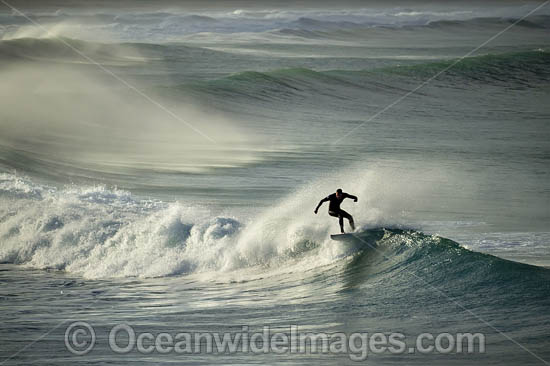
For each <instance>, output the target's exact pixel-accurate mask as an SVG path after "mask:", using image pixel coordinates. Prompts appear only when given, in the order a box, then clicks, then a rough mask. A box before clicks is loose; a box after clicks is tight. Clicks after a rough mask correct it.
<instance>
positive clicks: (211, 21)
mask: <svg viewBox="0 0 550 366" xmlns="http://www.w3.org/2000/svg"><path fill="white" fill-rule="evenodd" d="M529 10H532V7H530V6H527V5H525V6H515V7H500V8H499V7H485V8H484V7H478V8H476V9H473V10H472V9H469V8H468V9H457V8H454V9H453V8H449V9H446V10H445V9H442V10H441V11H423V10H418V9H416V10H415V9H410V8H386V9H378V10H376V11H374V10H373V9H368V8H363V9H345V8H344V9H340V10H320V9H317V10H315V9H309V10H308V9H303V10H298V9H272V10H257V11H250V10H239V9H238V10H234V11H208V10H205V11H203V12H196V13H188V12H181V11H162V12H132V13H127V14H108V13H105V12H99V13H95V14H94V13H89V14H82V13H75V14H71V13H69V12H64V11H58V12H55V13H36V14H32V13H29V15H30V17H31V18H32V19H33V20H35V21H36V22H38V23H40V24H41V25H42V26H41V27H37V26H35V25H33V24H29V22H28V20H27V19H25V18H24V17H21V16H18V15H16V14H14V15H9V16H7V15H0V25H2V28H0V36H1V37H3V38H4V39H8V38H22V37H37V38H39V37H43V36H46V33H48V34H53V35H56V36H64V37H71V38H79V39H86V40H103V41H107V40H109V41H113V40H114V41H134V42H135V41H138V42H156V43H162V42H166V41H177V40H178V39H181V37H185V36H187V35H192V34H197V33H205V32H207V33H220V34H227V33H243V32H273V31H277V30H279V29H280V30H282V31H281V32H282V33H286V32H287V30H306V31H322V32H326V33H327V34H326V36H327V37H329V38H330V37H331V34H330V33H331V32H333V31H338V30H354V29H368V28H373V27H385V28H389V29H398V28H401V27H419V29H421V28H432V29H434V28H441V29H443V30H445V29H456V27H459V28H460V29H463V30H468V29H469V27H472V26H474V27H476V26H483V27H491V26H493V25H503V24H506V23H510V22H512V21H515V20H516V19H517V18H518V14H525V13H527V11H529ZM538 14H542V15H534V16H531V17H530V18H529V19H528V20H524V21H522V22H520V23H519V24H518V25H517V26H519V27H531V28H541V29H547V28H548V26H549V21H548V17H549V15H547V14H544V9H542V10H540V11H539V12H538ZM474 17H475V18H474ZM46 30H47V32H46Z"/></svg>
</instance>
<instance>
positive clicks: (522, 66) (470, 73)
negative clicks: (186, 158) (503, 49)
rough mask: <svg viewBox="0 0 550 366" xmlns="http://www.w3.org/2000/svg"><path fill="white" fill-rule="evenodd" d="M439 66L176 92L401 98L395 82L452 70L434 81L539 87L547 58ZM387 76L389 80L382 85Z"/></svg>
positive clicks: (241, 78) (513, 56) (547, 73)
mask: <svg viewBox="0 0 550 366" xmlns="http://www.w3.org/2000/svg"><path fill="white" fill-rule="evenodd" d="M456 61H457V60H456V59H452V60H444V61H437V62H429V63H422V64H417V65H413V66H391V67H386V68H380V69H374V70H370V71H368V70H361V71H350V70H329V71H315V70H311V69H307V68H292V69H281V70H274V71H268V72H257V71H245V72H240V73H236V74H233V75H230V76H228V77H224V78H221V79H216V80H213V81H207V82H197V83H193V84H187V85H180V86H179V88H181V89H185V90H191V91H194V92H206V93H209V94H215V95H221V96H223V97H230V98H231V97H232V98H240V97H247V98H252V99H257V100H264V101H273V100H275V101H277V100H283V101H285V100H296V99H297V98H300V97H303V96H305V95H311V94H314V95H331V96H336V97H338V96H339V97H344V96H345V95H346V94H349V93H350V90H354V89H360V91H361V92H365V91H371V92H373V93H375V94H376V95H379V94H381V93H398V94H402V93H403V92H407V91H408V90H409V89H407V88H408V87H407V86H406V85H402V81H403V80H402V79H401V78H400V77H401V76H406V77H407V78H417V79H420V80H425V79H427V78H429V77H432V76H434V75H436V74H437V73H438V72H440V71H442V70H444V69H446V68H448V67H449V66H450V65H453V67H452V68H450V69H449V70H448V71H446V72H445V74H443V75H441V76H439V77H438V80H440V79H444V78H445V79H447V80H449V81H450V83H449V85H450V86H452V85H456V84H457V83H458V84H459V83H470V82H480V83H484V84H486V83H497V84H498V83H501V84H502V85H504V86H506V87H512V86H515V85H527V86H537V85H544V84H545V83H546V82H547V80H549V79H550V53H549V52H548V51H545V50H542V49H540V50H535V51H526V52H515V53H504V54H487V55H482V56H473V57H468V58H465V59H462V60H460V61H459V62H458V63H456V64H455V62H456ZM388 76H395V78H393V79H391V78H390V79H388Z"/></svg>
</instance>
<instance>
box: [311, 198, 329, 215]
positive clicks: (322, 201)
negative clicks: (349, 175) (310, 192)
mask: <svg viewBox="0 0 550 366" xmlns="http://www.w3.org/2000/svg"><path fill="white" fill-rule="evenodd" d="M327 201H328V197H325V198H323V199H322V200H320V201H319V204H318V205H317V207H315V211H314V212H315V213H317V211H318V210H319V207H321V205H322V204H323V203H325V202H327Z"/></svg>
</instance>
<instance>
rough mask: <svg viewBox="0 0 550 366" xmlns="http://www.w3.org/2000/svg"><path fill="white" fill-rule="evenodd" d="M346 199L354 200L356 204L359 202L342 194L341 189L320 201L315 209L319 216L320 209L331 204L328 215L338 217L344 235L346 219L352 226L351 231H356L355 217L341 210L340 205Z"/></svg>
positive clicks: (351, 196) (348, 195)
mask: <svg viewBox="0 0 550 366" xmlns="http://www.w3.org/2000/svg"><path fill="white" fill-rule="evenodd" d="M346 198H351V199H353V201H354V202H357V197H355V196H353V195H351V194H348V193H345V192H342V190H341V189H340V188H338V189H337V190H336V193H333V194H329V195H328V196H326V197H325V198H323V199H322V200H321V201H319V204H318V205H317V207H315V214H317V211H318V210H319V207H321V205H322V204H323V203H325V202H327V201H328V202H329V204H328V214H329V215H330V216H334V217H338V222H339V223H340V231H341V232H342V234H344V218H346V219H348V221H349V224H350V226H351V230H355V224H354V223H353V217H352V216H351V215H350V214H349V213H347V212H346V211H344V210H342V209H341V208H340V204H341V203H342V201H343V200H344V199H346Z"/></svg>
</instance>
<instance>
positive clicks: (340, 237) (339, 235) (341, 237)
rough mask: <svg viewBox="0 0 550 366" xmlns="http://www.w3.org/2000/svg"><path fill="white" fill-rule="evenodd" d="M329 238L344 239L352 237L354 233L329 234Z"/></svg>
mask: <svg viewBox="0 0 550 366" xmlns="http://www.w3.org/2000/svg"><path fill="white" fill-rule="evenodd" d="M330 238H331V239H332V240H338V241H344V240H349V239H353V238H354V235H353V234H333V235H331V236H330Z"/></svg>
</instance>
